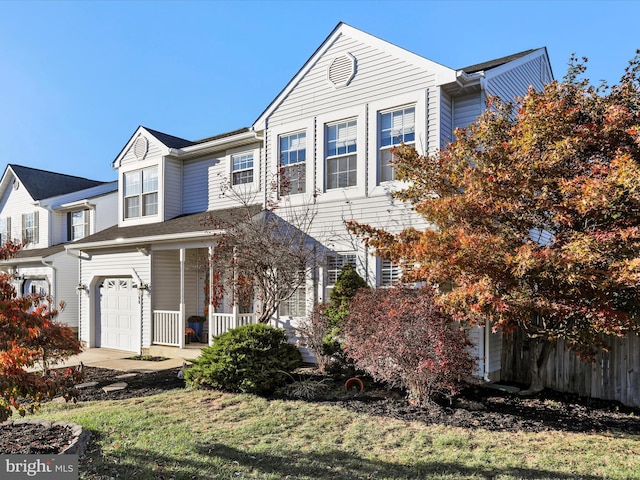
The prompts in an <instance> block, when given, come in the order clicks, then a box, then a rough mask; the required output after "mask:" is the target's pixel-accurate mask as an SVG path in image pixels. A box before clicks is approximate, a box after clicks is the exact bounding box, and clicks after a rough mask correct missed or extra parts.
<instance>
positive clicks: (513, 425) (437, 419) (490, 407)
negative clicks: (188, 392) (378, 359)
mask: <svg viewBox="0 0 640 480" xmlns="http://www.w3.org/2000/svg"><path fill="white" fill-rule="evenodd" d="M179 371H180V368H174V369H169V370H163V371H159V372H151V373H140V374H138V375H137V376H135V377H130V378H125V379H119V378H116V377H117V376H119V375H122V373H123V372H118V371H114V370H109V369H103V368H93V367H85V369H84V375H85V379H84V381H85V382H91V381H95V382H98V385H97V386H96V387H91V388H86V389H82V390H79V392H78V397H77V401H81V402H84V401H92V400H121V399H126V398H135V397H148V396H150V395H155V394H158V393H162V392H165V391H167V390H173V389H179V388H184V385H185V382H184V380H182V379H181V378H178V372H179ZM122 381H124V382H126V383H127V384H128V386H127V388H126V389H124V390H118V391H114V392H104V391H103V390H102V388H101V387H102V386H105V385H109V384H111V383H116V382H122ZM329 387H330V388H329V389H328V390H326V391H325V393H323V396H322V397H318V398H315V399H313V400H310V401H314V402H319V403H324V404H326V403H330V404H334V405H337V406H340V407H343V408H346V409H349V410H352V411H356V412H360V413H366V414H370V415H374V416H383V417H389V418H395V419H399V420H403V421H418V422H423V423H426V424H441V425H450V426H455V427H462V428H484V429H487V430H493V431H510V432H516V431H532V432H540V431H547V430H563V431H569V432H588V433H602V432H611V433H627V434H634V435H639V434H640V409H637V408H629V407H624V406H623V405H621V404H620V403H618V402H608V401H603V400H597V399H588V398H581V397H577V396H575V395H568V394H562V393H558V392H554V391H551V390H545V391H544V392H541V393H540V394H538V395H535V396H533V397H521V396H519V395H517V394H510V393H506V392H502V391H499V390H494V389H489V388H482V387H471V388H468V389H467V390H466V391H465V392H463V394H462V395H461V396H459V397H458V398H457V399H455V400H454V401H453V402H452V403H451V405H449V404H446V403H443V404H442V405H433V406H431V407H429V408H419V407H415V406H412V405H409V404H408V403H407V401H406V400H405V399H404V398H403V397H402V395H401V394H399V393H398V392H390V391H388V390H385V389H383V388H381V387H379V386H376V385H372V384H368V385H367V386H366V387H365V391H364V392H363V393H357V394H351V393H350V394H345V392H344V389H343V383H340V382H333V383H329ZM0 427H2V428H0V454H5V453H51V452H59V451H60V449H61V448H64V446H65V445H67V444H68V441H69V439H70V438H71V432H70V430H69V429H65V428H57V429H54V428H51V429H43V428H42V427H40V428H37V426H33V427H26V426H25V427H22V426H21V427H19V428H18V426H17V425H15V426H12V427H6V426H0ZM65 442H67V443H66V444H65Z"/></svg>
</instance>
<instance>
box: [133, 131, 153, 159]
mask: <svg viewBox="0 0 640 480" xmlns="http://www.w3.org/2000/svg"><path fill="white" fill-rule="evenodd" d="M148 149H149V141H148V140H147V139H146V137H142V136H140V137H138V138H137V139H136V143H134V144H133V153H134V154H135V156H136V158H144V157H145V156H146V155H147V150H148Z"/></svg>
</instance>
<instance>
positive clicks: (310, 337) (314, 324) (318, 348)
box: [297, 303, 331, 372]
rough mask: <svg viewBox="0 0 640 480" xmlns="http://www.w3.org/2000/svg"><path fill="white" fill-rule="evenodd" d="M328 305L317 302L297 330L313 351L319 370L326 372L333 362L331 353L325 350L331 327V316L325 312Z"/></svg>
mask: <svg viewBox="0 0 640 480" xmlns="http://www.w3.org/2000/svg"><path fill="white" fill-rule="evenodd" d="M326 308H327V305H326V304H324V303H322V304H320V303H317V304H316V305H314V307H313V310H312V311H311V313H310V314H309V316H308V317H306V318H304V319H302V320H300V322H299V323H298V327H297V331H298V333H299V334H300V336H301V337H302V339H303V340H304V344H305V346H306V347H307V348H308V349H309V350H310V351H311V353H313V356H314V357H315V359H316V364H317V365H318V370H320V371H321V372H326V371H327V369H328V367H329V365H330V364H331V355H329V354H327V352H326V351H325V336H326V335H327V329H328V327H329V317H327V316H326V315H325V314H324V310H325V309H326Z"/></svg>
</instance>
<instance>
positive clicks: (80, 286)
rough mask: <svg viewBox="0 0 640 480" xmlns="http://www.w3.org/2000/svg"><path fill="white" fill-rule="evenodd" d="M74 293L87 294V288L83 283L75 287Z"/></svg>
mask: <svg viewBox="0 0 640 480" xmlns="http://www.w3.org/2000/svg"><path fill="white" fill-rule="evenodd" d="M76 291H77V292H78V293H80V292H85V293H89V287H87V286H86V285H85V284H84V283H79V284H78V286H77V287H76Z"/></svg>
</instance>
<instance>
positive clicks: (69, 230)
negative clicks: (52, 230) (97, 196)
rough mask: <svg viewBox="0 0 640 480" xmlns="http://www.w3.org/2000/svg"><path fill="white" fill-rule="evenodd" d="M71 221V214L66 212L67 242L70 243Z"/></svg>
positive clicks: (71, 237) (71, 238)
mask: <svg viewBox="0 0 640 480" xmlns="http://www.w3.org/2000/svg"><path fill="white" fill-rule="evenodd" d="M72 221H73V220H72V219H71V212H67V241H68V242H70V241H71V240H73V236H72V235H73V234H72V230H73V229H72V226H71V222H72Z"/></svg>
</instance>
